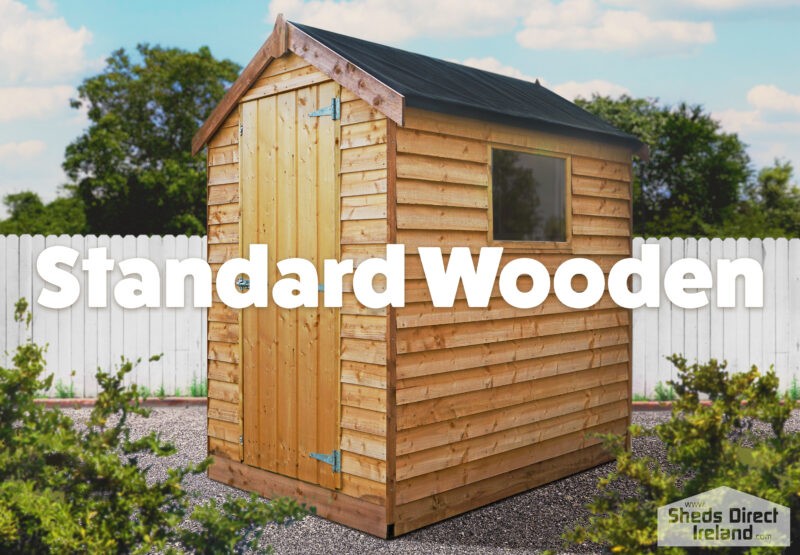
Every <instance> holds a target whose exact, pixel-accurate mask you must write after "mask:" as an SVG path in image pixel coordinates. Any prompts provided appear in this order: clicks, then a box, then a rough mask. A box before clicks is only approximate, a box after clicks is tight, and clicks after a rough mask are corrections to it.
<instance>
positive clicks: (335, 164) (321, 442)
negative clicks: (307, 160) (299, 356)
mask: <svg viewBox="0 0 800 555" xmlns="http://www.w3.org/2000/svg"><path fill="white" fill-rule="evenodd" d="M340 89H341V88H340V87H339V86H338V85H336V84H334V83H326V84H325V85H322V86H320V90H319V97H320V98H321V99H322V98H332V97H334V96H338V95H339V94H340ZM339 131H340V130H339V128H338V126H337V124H336V123H334V122H333V121H332V120H327V121H326V125H325V127H323V128H320V133H319V136H318V143H319V150H318V153H319V154H318V156H319V157H318V161H317V166H318V171H317V178H318V193H317V194H318V198H317V220H318V222H319V225H318V228H317V229H318V232H317V249H318V252H319V254H318V257H319V258H318V259H319V260H323V259H338V258H340V253H339V236H340V232H339V222H338V220H339V214H338V211H339V190H338V189H339V187H338V179H337V176H338V174H339V155H338V152H337V151H338V149H337V143H338V142H339V141H340V136H339ZM339 335H340V333H339V310H338V309H336V308H321V309H319V336H318V337H319V340H318V342H317V361H318V362H317V364H318V398H319V399H321V400H322V401H321V402H320V404H319V408H318V409H317V419H318V423H317V427H318V429H319V430H320V433H319V435H318V437H317V449H318V450H319V451H318V452H322V453H330V452H332V451H333V450H334V449H337V448H338V446H339V445H338V441H339V419H340V401H339V397H340V391H339V390H340V386H339V375H340V357H339V342H340V339H339ZM318 467H319V473H320V474H319V482H320V484H321V485H323V486H326V487H331V488H336V487H341V485H342V482H341V479H342V476H341V474H334V473H331V472H328V468H327V467H326V466H324V465H321V464H318Z"/></svg>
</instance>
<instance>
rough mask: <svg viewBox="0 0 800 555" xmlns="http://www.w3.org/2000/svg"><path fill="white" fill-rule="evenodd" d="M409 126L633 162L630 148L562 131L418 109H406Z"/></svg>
mask: <svg viewBox="0 0 800 555" xmlns="http://www.w3.org/2000/svg"><path fill="white" fill-rule="evenodd" d="M405 120H406V123H405V125H404V126H403V127H405V128H406V129H419V130H422V131H428V132H431V133H439V134H442V135H451V136H454V137H463V138H470V139H476V140H480V141H486V142H489V143H493V144H496V145H498V146H503V145H506V146H515V147H523V148H526V149H531V150H538V151H545V152H547V151H549V152H554V153H562V154H573V155H581V156H589V157H594V158H598V159H601V160H612V161H615V162H619V163H622V164H628V165H630V161H631V149H630V148H629V147H626V146H621V145H615V144H611V143H609V142H607V141H597V140H592V139H581V138H578V137H575V136H568V135H565V134H563V133H546V132H542V131H537V130H533V129H522V128H519V127H511V126H508V125H498V124H497V123H496V122H487V121H482V120H476V119H470V118H465V117H459V116H453V115H450V114H443V113H437V112H430V111H427V110H421V109H418V108H407V109H406V111H405Z"/></svg>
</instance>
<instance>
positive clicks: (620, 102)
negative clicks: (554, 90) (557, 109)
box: [576, 95, 751, 236]
mask: <svg viewBox="0 0 800 555" xmlns="http://www.w3.org/2000/svg"><path fill="white" fill-rule="evenodd" d="M576 102H577V103H578V104H579V105H580V106H582V107H583V108H585V109H586V110H588V111H590V112H592V113H594V114H596V115H598V116H600V117H602V118H603V119H605V120H606V121H608V122H609V123H611V124H612V125H614V126H616V127H618V128H619V129H622V130H623V131H627V132H628V133H632V134H634V135H636V136H638V137H639V138H640V139H641V140H642V141H644V142H645V143H646V144H647V145H648V146H649V147H650V160H649V161H644V160H640V159H638V158H637V159H635V160H634V181H633V206H634V211H633V225H634V232H635V233H637V234H645V235H672V236H686V235H705V234H707V233H708V232H709V229H711V228H714V227H715V226H719V225H721V224H723V222H725V221H726V220H727V219H728V218H729V217H730V216H731V214H732V213H733V211H734V210H735V209H736V207H737V204H738V202H739V201H740V199H741V196H742V194H743V193H744V191H745V186H746V184H747V182H748V179H749V178H750V174H751V171H750V168H749V164H750V159H749V157H748V155H747V152H746V150H745V145H744V144H743V143H742V142H741V141H740V140H739V138H738V137H737V136H736V135H735V134H731V133H725V132H723V131H722V130H721V129H720V125H719V123H717V122H716V121H715V120H714V119H712V118H711V116H710V115H709V114H707V113H705V112H704V111H703V109H702V107H701V106H696V105H695V106H692V105H689V104H686V103H681V104H679V105H678V106H676V107H669V106H659V104H658V102H657V101H656V100H652V99H634V98H631V97H629V96H622V97H620V98H619V99H617V100H615V99H612V98H610V97H604V96H597V95H595V96H593V97H592V99H591V100H583V99H578V100H577V101H576Z"/></svg>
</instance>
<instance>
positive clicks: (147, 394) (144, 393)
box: [136, 385, 152, 399]
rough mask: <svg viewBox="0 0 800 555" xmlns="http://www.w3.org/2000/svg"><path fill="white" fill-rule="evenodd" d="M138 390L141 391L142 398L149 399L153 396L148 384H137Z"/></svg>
mask: <svg viewBox="0 0 800 555" xmlns="http://www.w3.org/2000/svg"><path fill="white" fill-rule="evenodd" d="M136 391H137V392H138V393H139V397H141V398H142V399H149V398H150V397H152V395H151V393H150V388H149V387H147V386H146V385H139V386H136Z"/></svg>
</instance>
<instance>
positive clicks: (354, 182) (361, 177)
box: [341, 169, 386, 198]
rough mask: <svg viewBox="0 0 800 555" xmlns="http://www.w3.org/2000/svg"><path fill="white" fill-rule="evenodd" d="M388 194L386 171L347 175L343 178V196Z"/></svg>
mask: <svg viewBox="0 0 800 555" xmlns="http://www.w3.org/2000/svg"><path fill="white" fill-rule="evenodd" d="M385 192H386V170H385V169H379V170H369V171H364V172H354V173H346V174H343V175H342V176H341V195H342V197H343V198H344V197H349V196H354V195H372V194H379V193H385Z"/></svg>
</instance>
